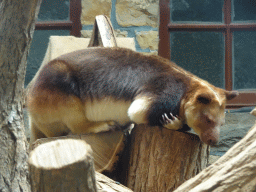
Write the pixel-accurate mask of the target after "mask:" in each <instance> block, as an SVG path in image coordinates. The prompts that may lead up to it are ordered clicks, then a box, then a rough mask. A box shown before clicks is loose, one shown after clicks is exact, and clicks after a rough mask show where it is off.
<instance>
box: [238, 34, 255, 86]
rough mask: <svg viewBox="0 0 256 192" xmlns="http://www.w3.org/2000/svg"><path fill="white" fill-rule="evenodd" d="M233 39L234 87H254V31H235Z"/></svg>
mask: <svg viewBox="0 0 256 192" xmlns="http://www.w3.org/2000/svg"><path fill="white" fill-rule="evenodd" d="M233 40H234V46H233V49H234V62H233V63H234V89H255V88H256V75H255V72H256V57H255V53H256V32H249V31H248V32H243V31H236V32H234V34H233Z"/></svg>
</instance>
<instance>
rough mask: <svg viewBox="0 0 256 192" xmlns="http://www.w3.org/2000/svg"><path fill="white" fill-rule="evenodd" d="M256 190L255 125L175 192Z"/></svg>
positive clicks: (241, 191) (248, 191)
mask: <svg viewBox="0 0 256 192" xmlns="http://www.w3.org/2000/svg"><path fill="white" fill-rule="evenodd" d="M186 191H189V192H203V191H210V192H217V191H218V192H243V191H246V192H253V191H256V125H254V126H253V127H252V129H251V130H250V131H249V132H248V133H247V135H246V136H245V137H244V138H243V139H242V140H241V141H239V142H238V143H237V144H236V145H234V146H233V147H232V148H231V149H229V150H228V151H227V152H226V154H225V155H223V156H222V157H221V158H220V159H219V160H217V161H216V162H215V163H214V164H212V165H211V166H209V167H207V168H206V169H205V170H203V171H202V172H201V173H200V174H198V175H197V176H195V177H194V178H192V179H190V180H188V181H187V182H185V183H184V184H182V185H181V186H180V187H179V188H178V189H177V190H175V192H186Z"/></svg>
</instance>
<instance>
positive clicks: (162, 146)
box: [127, 125, 209, 192]
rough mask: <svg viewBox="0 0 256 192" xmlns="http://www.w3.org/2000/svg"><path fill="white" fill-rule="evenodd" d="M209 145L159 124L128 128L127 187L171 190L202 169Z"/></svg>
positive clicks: (159, 190) (153, 191)
mask: <svg viewBox="0 0 256 192" xmlns="http://www.w3.org/2000/svg"><path fill="white" fill-rule="evenodd" d="M208 156H209V147H208V146H207V145H206V144H203V143H202V142H201V141H200V139H199V137H198V136H197V135H194V134H190V133H182V132H178V131H172V130H168V129H165V128H163V129H161V128H159V127H148V126H146V125H139V126H136V127H135V128H134V129H133V131H132V138H131V153H130V163H129V164H130V165H129V169H128V175H127V187H129V188H130V189H132V190H134V191H147V192H165V191H168V192H169V191H173V190H174V189H175V188H177V187H178V186H179V185H181V184H182V183H183V182H184V181H186V180H188V179H190V178H192V177H193V176H195V175H196V174H198V173H199V172H200V171H201V170H203V169H204V168H205V167H206V165H207V163H208Z"/></svg>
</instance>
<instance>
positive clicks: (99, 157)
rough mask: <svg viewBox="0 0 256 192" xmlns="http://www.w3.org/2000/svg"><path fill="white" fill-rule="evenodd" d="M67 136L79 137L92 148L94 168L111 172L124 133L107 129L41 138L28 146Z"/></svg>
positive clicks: (122, 145)
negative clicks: (98, 131) (105, 130)
mask: <svg viewBox="0 0 256 192" xmlns="http://www.w3.org/2000/svg"><path fill="white" fill-rule="evenodd" d="M68 138H69V139H81V140H83V141H85V142H86V143H88V144H89V145H90V146H91V148H92V150H93V158H94V165H95V170H96V171H98V172H103V171H107V172H111V171H112V170H113V169H114V165H115V163H116V162H117V161H118V155H119V153H121V152H122V150H123V148H124V142H125V134H124V132H123V131H108V132H101V133H90V134H83V135H67V136H62V137H50V138H42V139H38V140H37V141H35V142H34V143H33V144H32V146H31V147H30V148H31V149H34V148H36V147H37V146H39V145H41V144H43V143H47V142H50V141H55V140H59V139H68Z"/></svg>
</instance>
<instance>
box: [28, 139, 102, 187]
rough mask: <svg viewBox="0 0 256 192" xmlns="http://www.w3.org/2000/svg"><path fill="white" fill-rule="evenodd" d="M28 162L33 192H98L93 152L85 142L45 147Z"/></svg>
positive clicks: (71, 142) (42, 146)
mask: <svg viewBox="0 0 256 192" xmlns="http://www.w3.org/2000/svg"><path fill="white" fill-rule="evenodd" d="M28 162H29V168H30V175H31V189H32V191H36V192H48V191H52V192H55V191H63V192H64V191H66V192H77V191H88V192H96V191H97V187H96V179H95V170H94V164H93V156H92V149H91V147H90V145H88V144H87V143H86V142H84V141H82V140H75V139H61V140H56V141H52V142H49V143H45V144H42V145H40V146H38V147H37V148H35V149H34V150H33V151H31V153H30V155H29V160H28Z"/></svg>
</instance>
